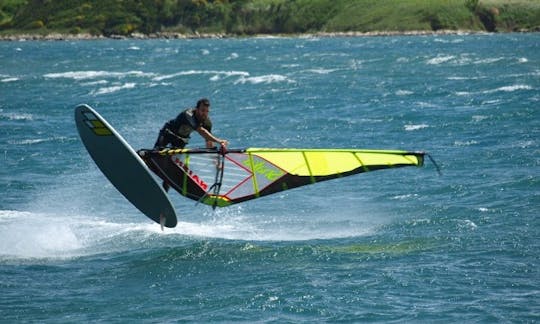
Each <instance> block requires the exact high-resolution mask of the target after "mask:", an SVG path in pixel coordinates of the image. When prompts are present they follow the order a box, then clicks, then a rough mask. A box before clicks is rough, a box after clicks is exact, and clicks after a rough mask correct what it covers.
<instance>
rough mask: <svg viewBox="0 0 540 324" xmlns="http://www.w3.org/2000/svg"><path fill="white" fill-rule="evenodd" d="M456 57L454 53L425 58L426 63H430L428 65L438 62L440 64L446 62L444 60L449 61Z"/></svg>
mask: <svg viewBox="0 0 540 324" xmlns="http://www.w3.org/2000/svg"><path fill="white" fill-rule="evenodd" d="M455 58H456V57H455V56H454V55H437V57H434V58H431V59H429V60H427V64H430V65H439V64H442V63H446V62H449V61H451V60H453V59H455Z"/></svg>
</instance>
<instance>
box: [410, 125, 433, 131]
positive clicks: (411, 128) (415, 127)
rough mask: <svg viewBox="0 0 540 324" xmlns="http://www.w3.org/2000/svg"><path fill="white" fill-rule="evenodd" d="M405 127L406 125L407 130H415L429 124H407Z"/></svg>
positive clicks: (426, 126)
mask: <svg viewBox="0 0 540 324" xmlns="http://www.w3.org/2000/svg"><path fill="white" fill-rule="evenodd" d="M404 127H405V130H406V131H415V130H419V129H423V128H428V127H429V125H427V124H419V125H405V126H404Z"/></svg>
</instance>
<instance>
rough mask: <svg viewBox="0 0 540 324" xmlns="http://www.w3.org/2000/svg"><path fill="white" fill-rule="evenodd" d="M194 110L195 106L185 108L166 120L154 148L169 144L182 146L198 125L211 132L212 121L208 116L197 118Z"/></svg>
mask: <svg viewBox="0 0 540 324" xmlns="http://www.w3.org/2000/svg"><path fill="white" fill-rule="evenodd" d="M195 110H196V109H195V108H189V109H186V110H184V111H183V112H181V113H180V114H178V116H176V118H175V119H171V120H169V121H168V122H166V123H165V125H163V128H161V130H160V131H159V136H158V138H157V140H156V144H154V148H156V149H159V148H164V147H166V146H167V145H169V144H171V146H172V147H177V148H183V147H184V146H186V144H187V143H188V142H189V138H190V135H191V133H192V132H193V131H194V130H196V129H197V128H199V127H200V126H202V127H204V128H205V129H206V130H207V131H209V132H211V131H212V122H211V121H210V118H208V119H206V120H202V121H201V120H199V119H198V118H197V116H196V115H195Z"/></svg>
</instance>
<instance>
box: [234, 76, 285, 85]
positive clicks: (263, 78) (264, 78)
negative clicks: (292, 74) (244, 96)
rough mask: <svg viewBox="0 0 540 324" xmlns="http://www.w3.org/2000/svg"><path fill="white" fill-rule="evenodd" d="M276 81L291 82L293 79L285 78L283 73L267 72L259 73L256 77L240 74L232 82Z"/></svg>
mask: <svg viewBox="0 0 540 324" xmlns="http://www.w3.org/2000/svg"><path fill="white" fill-rule="evenodd" d="M278 82H293V81H291V80H289V78H287V77H286V76H284V75H280V74H268V75H261V76H257V77H245V76H241V77H240V78H239V79H238V80H236V81H235V82H234V84H246V83H251V84H260V83H266V84H269V83H278Z"/></svg>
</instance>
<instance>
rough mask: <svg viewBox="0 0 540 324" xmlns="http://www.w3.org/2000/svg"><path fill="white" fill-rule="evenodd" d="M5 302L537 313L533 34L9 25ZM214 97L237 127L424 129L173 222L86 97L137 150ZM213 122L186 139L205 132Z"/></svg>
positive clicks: (442, 315)
mask: <svg viewBox="0 0 540 324" xmlns="http://www.w3.org/2000/svg"><path fill="white" fill-rule="evenodd" d="M0 62H1V63H0V153H1V154H0V159H1V161H2V162H1V164H0V165H1V168H0V179H1V181H0V191H1V193H2V194H1V198H0V291H1V293H0V316H1V317H2V319H3V320H4V321H7V322H13V321H38V322H66V321H68V322H69V321H89V320H101V321H105V322H111V321H113V322H114V321H127V320H145V321H155V322H171V321H176V320H180V321H197V322H208V321H226V322H229V321H246V322H254V321H259V322H299V321H300V322H301V321H306V322H312V321H314V320H317V321H345V322H347V321H358V322H370V321H374V322H389V321H397V322H410V321H421V322H459V321H467V322H471V321H478V322H494V321H495V322H496V321H502V322H507V321H516V322H536V321H538V320H540V303H539V291H540V285H539V283H538V282H540V276H539V272H538V266H539V260H538V251H540V246H539V245H540V244H539V241H538V237H540V233H539V232H540V231H539V229H540V223H539V220H538V217H537V216H538V207H539V204H540V198H539V189H540V186H539V174H540V172H539V171H540V168H539V164H540V163H539V156H540V154H539V153H540V150H539V142H538V139H539V138H540V134H539V133H540V132H539V126H540V125H539V124H540V118H539V117H540V116H539V112H538V107H539V106H540V104H539V101H540V35H538V34H508V35H457V36H444V37H443V36H430V37H370V38H322V39H319V38H249V39H225V40H174V41H172V40H170V41H168V40H122V41H118V40H114V41H113V40H100V41H74V42H30V41H28V42H1V43H0ZM200 97H208V98H210V99H211V101H212V118H213V122H214V128H215V129H214V132H215V133H216V134H218V136H221V137H224V138H227V139H228V140H229V141H230V142H231V147H316V148H325V147H327V148H349V147H351V148H352V147H354V148H378V149H407V150H426V151H428V152H430V153H432V154H433V156H434V157H435V159H436V160H437V161H438V162H439V164H440V165H441V167H442V171H443V175H442V176H438V175H437V172H436V171H435V168H434V167H433V165H431V164H429V163H427V164H426V166H425V167H424V168H421V169H417V168H405V169H396V170H385V171H377V172H373V173H368V174H362V175H358V176H353V177H349V178H344V179H340V180H335V181H329V182H325V183H320V184H317V185H314V186H308V187H303V188H301V189H296V190H291V191H287V192H283V193H280V194H277V195H273V196H268V197H264V198H261V199H258V200H254V201H252V202H248V203H245V204H242V205H237V206H233V207H229V208H225V209H220V210H217V211H216V212H214V211H212V210H211V209H210V208H207V207H204V206H202V205H199V206H195V205H194V204H193V202H192V201H190V200H189V201H188V200H186V199H184V198H182V197H179V196H177V195H174V194H173V193H172V194H171V200H172V201H173V203H174V205H175V207H176V208H177V210H178V214H179V217H180V219H179V225H178V226H177V227H176V228H175V229H166V230H165V231H164V232H161V230H160V228H159V225H157V224H155V223H152V222H151V221H150V220H148V219H147V218H146V217H144V216H143V215H142V214H140V213H139V212H138V211H137V210H136V209H135V208H134V207H132V206H131V205H130V204H129V203H128V202H127V201H126V200H125V199H124V198H123V197H122V196H121V195H120V194H119V193H117V192H116V191H115V189H114V187H112V186H111V185H110V184H109V183H108V182H107V180H106V179H105V177H104V176H103V175H102V174H101V173H100V172H99V170H98V169H97V167H96V166H95V165H94V163H93V162H92V160H91V158H90V157H89V155H88V154H87V152H86V150H85V149H84V147H83V145H82V143H81V142H80V139H79V137H78V134H77V132H76V128H75V125H74V121H73V109H74V107H75V106H76V105H77V104H79V103H87V104H89V105H91V106H93V107H94V108H95V109H96V110H98V111H99V112H100V113H101V114H102V115H103V116H104V117H105V118H106V119H107V120H108V121H109V122H110V123H111V124H112V125H113V126H114V127H115V128H116V129H117V130H118V131H119V132H120V133H121V134H122V135H123V136H124V137H125V138H126V140H127V141H128V142H129V143H130V144H131V145H132V146H133V147H134V148H136V149H138V148H147V147H150V146H151V145H152V144H153V143H154V140H155V137H156V135H157V131H158V130H159V128H160V127H161V126H162V124H163V122H164V121H166V120H168V119H170V118H172V117H173V116H175V115H176V114H177V113H178V111H179V110H180V109H181V108H183V107H187V106H192V105H193V104H194V103H195V102H196V100H197V99H199V98H200ZM200 145H202V141H201V140H200V139H198V138H194V141H193V143H192V146H194V147H196V146H200Z"/></svg>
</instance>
